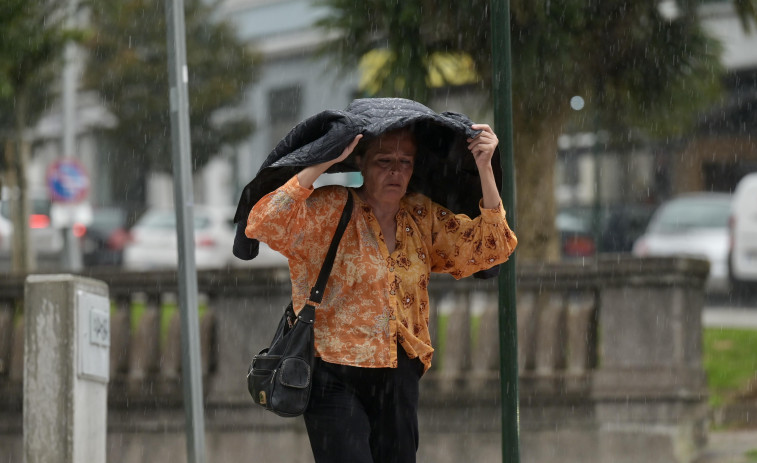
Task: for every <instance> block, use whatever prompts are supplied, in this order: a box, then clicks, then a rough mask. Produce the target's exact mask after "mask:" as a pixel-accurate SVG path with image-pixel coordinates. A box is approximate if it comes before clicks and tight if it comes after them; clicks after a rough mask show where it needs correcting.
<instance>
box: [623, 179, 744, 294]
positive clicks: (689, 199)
mask: <svg viewBox="0 0 757 463" xmlns="http://www.w3.org/2000/svg"><path fill="white" fill-rule="evenodd" d="M730 211H731V195H730V194H727V193H691V194H685V195H681V196H679V197H676V198H675V199H672V200H670V201H667V202H665V203H663V204H662V205H661V206H660V207H659V208H658V209H657V211H656V212H655V213H654V215H653V216H652V219H651V220H650V222H649V225H648V226H647V229H646V231H645V232H644V234H643V235H642V236H641V237H639V239H638V240H636V242H635V243H634V246H633V251H632V252H633V254H634V255H636V256H689V257H698V258H702V259H706V260H707V261H709V263H710V273H709V276H708V278H707V285H706V289H707V290H708V291H711V292H726V291H728V247H729V234H728V218H729V215H730Z"/></svg>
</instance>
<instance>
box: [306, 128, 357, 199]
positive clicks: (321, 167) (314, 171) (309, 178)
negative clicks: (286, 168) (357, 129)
mask: <svg viewBox="0 0 757 463" xmlns="http://www.w3.org/2000/svg"><path fill="white" fill-rule="evenodd" d="M361 138H363V135H362V134H359V135H356V136H355V138H354V139H353V140H352V141H351V142H350V144H349V145H347V147H346V148H345V149H344V151H342V154H340V155H339V157H337V158H336V159H332V160H331V161H326V162H322V163H320V164H316V165H314V166H310V167H306V168H304V169H302V170H301V171H300V173H299V174H297V181H298V182H300V186H301V187H303V188H308V189H309V188H313V183H314V182H315V181H316V180H317V179H318V177H320V176H321V174H323V173H324V172H326V171H327V170H328V168H329V167H331V166H333V165H334V164H337V163H339V162H342V161H344V160H345V159H347V157H348V156H349V155H350V154H352V152H353V151H354V150H355V147H356V146H357V144H358V142H359V141H360V139H361Z"/></svg>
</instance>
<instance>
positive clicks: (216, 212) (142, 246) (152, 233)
mask: <svg viewBox="0 0 757 463" xmlns="http://www.w3.org/2000/svg"><path fill="white" fill-rule="evenodd" d="M234 211H235V209H232V208H226V207H210V206H195V207H194V209H193V212H194V234H195V264H196V266H197V268H198V269H212V268H222V267H226V266H235V267H266V266H286V259H285V258H284V257H283V256H282V255H281V254H279V253H277V252H274V251H272V250H271V249H270V248H268V247H267V246H266V245H264V244H262V243H261V246H260V253H259V255H258V257H256V258H255V259H253V260H251V261H242V260H239V259H237V258H236V257H234V255H233V254H232V245H233V243H234V226H235V225H234V223H233V217H234ZM130 235H131V239H130V241H129V242H128V243H127V245H126V247H125V248H124V253H123V264H124V268H126V269H129V270H150V269H173V268H176V267H177V265H178V251H177V238H176V212H175V211H174V210H173V209H151V210H149V211H147V212H146V213H145V214H144V215H143V216H142V217H141V218H140V219H139V220H138V221H137V223H135V224H134V226H133V227H132V228H131V231H130Z"/></svg>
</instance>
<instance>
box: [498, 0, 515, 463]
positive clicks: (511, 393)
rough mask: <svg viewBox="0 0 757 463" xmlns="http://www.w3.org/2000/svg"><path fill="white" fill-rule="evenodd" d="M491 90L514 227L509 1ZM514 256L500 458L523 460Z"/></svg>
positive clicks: (502, 306)
mask: <svg viewBox="0 0 757 463" xmlns="http://www.w3.org/2000/svg"><path fill="white" fill-rule="evenodd" d="M491 6H492V10H491V11H492V12H491V15H492V18H491V29H492V71H493V75H492V94H493V96H494V127H495V131H496V133H498V134H499V138H500V140H501V141H500V144H499V148H500V152H501V153H502V206H504V208H505V210H506V211H507V220H508V223H509V224H510V226H511V227H512V228H513V229H514V230H516V232H517V227H516V221H515V218H516V216H515V212H516V211H515V194H516V192H515V169H514V163H513V115H512V79H511V73H510V66H511V58H510V1H509V0H492V2H491ZM515 257H516V255H515V254H513V255H511V256H510V259H509V260H508V261H507V262H505V263H504V264H502V266H501V269H500V270H501V271H500V274H499V358H500V378H501V380H500V387H501V397H502V461H503V462H505V463H519V462H520V429H519V427H520V409H519V407H518V320H517V314H516V310H515V309H516V307H515Z"/></svg>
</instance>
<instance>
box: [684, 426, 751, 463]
mask: <svg viewBox="0 0 757 463" xmlns="http://www.w3.org/2000/svg"><path fill="white" fill-rule="evenodd" d="M755 462H757V429H745V430H728V431H710V433H709V437H708V443H707V449H706V450H705V451H704V452H703V454H702V455H701V456H700V458H699V459H698V460H697V461H696V463H755Z"/></svg>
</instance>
